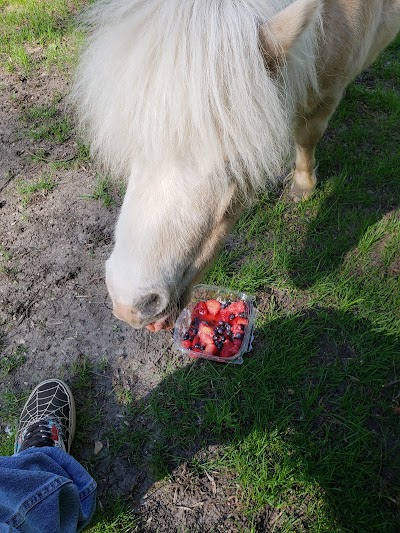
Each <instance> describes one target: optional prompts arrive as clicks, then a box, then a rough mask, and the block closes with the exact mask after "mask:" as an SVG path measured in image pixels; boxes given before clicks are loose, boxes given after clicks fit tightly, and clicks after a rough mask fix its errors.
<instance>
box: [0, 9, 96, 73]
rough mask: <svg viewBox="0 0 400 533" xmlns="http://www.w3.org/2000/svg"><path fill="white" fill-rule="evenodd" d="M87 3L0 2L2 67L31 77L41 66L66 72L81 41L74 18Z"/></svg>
mask: <svg viewBox="0 0 400 533" xmlns="http://www.w3.org/2000/svg"><path fill="white" fill-rule="evenodd" d="M85 4H87V2H85V1H83V0H71V1H68V2H65V0H51V1H46V2H43V1H42V0H0V66H2V67H3V68H5V69H6V70H8V71H9V72H22V73H24V74H25V75H29V74H30V73H31V72H33V71H34V70H35V69H36V68H37V67H39V66H43V65H44V66H45V67H46V68H47V69H50V68H51V67H53V66H57V67H58V68H60V69H65V67H66V66H69V65H71V64H72V63H73V62H74V60H75V57H76V51H77V48H78V46H79V43H80V41H81V37H80V35H79V33H77V32H76V31H74V21H73V17H74V15H75V14H76V13H77V12H78V10H79V9H80V8H81V7H82V6H83V5H85Z"/></svg>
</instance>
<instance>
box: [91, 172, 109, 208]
mask: <svg viewBox="0 0 400 533" xmlns="http://www.w3.org/2000/svg"><path fill="white" fill-rule="evenodd" d="M83 198H86V199H91V200H98V201H100V202H101V204H102V205H103V206H104V207H107V208H110V207H112V206H113V205H114V204H115V201H114V198H113V184H112V182H111V178H110V176H107V175H101V174H97V175H96V182H95V187H94V190H93V192H92V194H87V195H84V196H83Z"/></svg>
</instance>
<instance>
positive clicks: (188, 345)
mask: <svg viewBox="0 0 400 533" xmlns="http://www.w3.org/2000/svg"><path fill="white" fill-rule="evenodd" d="M181 346H182V348H185V349H186V350H190V348H191V347H192V341H191V340H184V341H181Z"/></svg>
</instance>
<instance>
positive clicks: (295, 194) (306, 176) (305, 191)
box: [289, 95, 341, 202]
mask: <svg viewBox="0 0 400 533" xmlns="http://www.w3.org/2000/svg"><path fill="white" fill-rule="evenodd" d="M340 96H341V95H338V96H337V97H336V98H330V99H327V100H326V101H324V102H323V103H321V104H320V105H319V106H318V107H317V108H316V109H315V111H314V112H313V113H311V114H308V115H305V116H300V117H299V118H298V120H297V123H296V126H295V131H294V139H295V143H296V164H295V169H294V171H293V175H292V185H291V188H290V192H289V196H290V198H291V199H292V200H293V201H294V202H300V201H301V200H306V199H307V198H309V197H310V196H311V195H312V193H313V192H314V189H315V186H316V184H317V177H316V175H315V148H316V146H317V144H318V142H319V141H320V139H321V138H322V136H323V134H324V133H325V130H326V127H327V125H328V120H329V118H330V117H331V115H332V113H333V112H334V110H335V109H336V106H337V104H338V103H339V101H340Z"/></svg>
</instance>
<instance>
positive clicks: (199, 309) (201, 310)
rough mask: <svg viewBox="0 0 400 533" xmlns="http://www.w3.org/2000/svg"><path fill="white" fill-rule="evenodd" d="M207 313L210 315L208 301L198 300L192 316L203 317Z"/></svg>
mask: <svg viewBox="0 0 400 533" xmlns="http://www.w3.org/2000/svg"><path fill="white" fill-rule="evenodd" d="M206 315H208V309H207V305H206V302H197V304H196V305H195V306H194V308H193V311H192V318H193V319H194V318H200V319H203V318H204V317H205V316H206Z"/></svg>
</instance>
